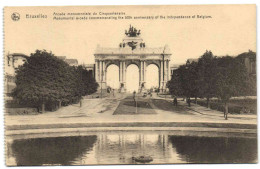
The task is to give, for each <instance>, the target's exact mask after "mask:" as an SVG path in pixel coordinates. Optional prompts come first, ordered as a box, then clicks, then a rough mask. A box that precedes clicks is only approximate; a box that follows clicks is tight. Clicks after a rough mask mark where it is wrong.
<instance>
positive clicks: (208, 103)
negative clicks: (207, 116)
mask: <svg viewBox="0 0 260 169" xmlns="http://www.w3.org/2000/svg"><path fill="white" fill-rule="evenodd" d="M207 108H209V97H207Z"/></svg>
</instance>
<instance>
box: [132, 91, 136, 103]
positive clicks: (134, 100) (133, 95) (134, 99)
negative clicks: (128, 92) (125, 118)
mask: <svg viewBox="0 0 260 169" xmlns="http://www.w3.org/2000/svg"><path fill="white" fill-rule="evenodd" d="M135 94H136V92H135V91H134V92H133V99H134V101H135Z"/></svg>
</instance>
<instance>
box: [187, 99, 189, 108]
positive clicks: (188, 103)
mask: <svg viewBox="0 0 260 169" xmlns="http://www.w3.org/2000/svg"><path fill="white" fill-rule="evenodd" d="M187 103H188V106H189V107H190V98H187Z"/></svg>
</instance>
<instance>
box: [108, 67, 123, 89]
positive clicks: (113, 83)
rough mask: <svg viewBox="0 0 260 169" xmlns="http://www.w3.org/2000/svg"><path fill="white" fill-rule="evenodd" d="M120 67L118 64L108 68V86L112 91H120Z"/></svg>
mask: <svg viewBox="0 0 260 169" xmlns="http://www.w3.org/2000/svg"><path fill="white" fill-rule="evenodd" d="M118 72H119V67H118V66H117V65H116V64H109V65H108V66H107V68H106V86H107V87H108V86H109V87H111V88H112V89H119V88H120V82H119V73H118Z"/></svg>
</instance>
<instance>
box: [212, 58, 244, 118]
mask: <svg viewBox="0 0 260 169" xmlns="http://www.w3.org/2000/svg"><path fill="white" fill-rule="evenodd" d="M248 78H249V77H248V74H247V71H246V67H245V65H244V64H243V63H241V62H240V61H239V60H237V59H235V58H232V57H230V56H225V57H221V58H218V59H217V73H216V76H215V79H216V95H217V96H218V97H219V98H220V99H221V100H222V102H223V103H224V105H225V111H224V118H225V119H226V120H227V119H228V102H229V100H230V98H231V97H234V96H242V95H244V94H246V93H247V89H248V87H249V79H248Z"/></svg>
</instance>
